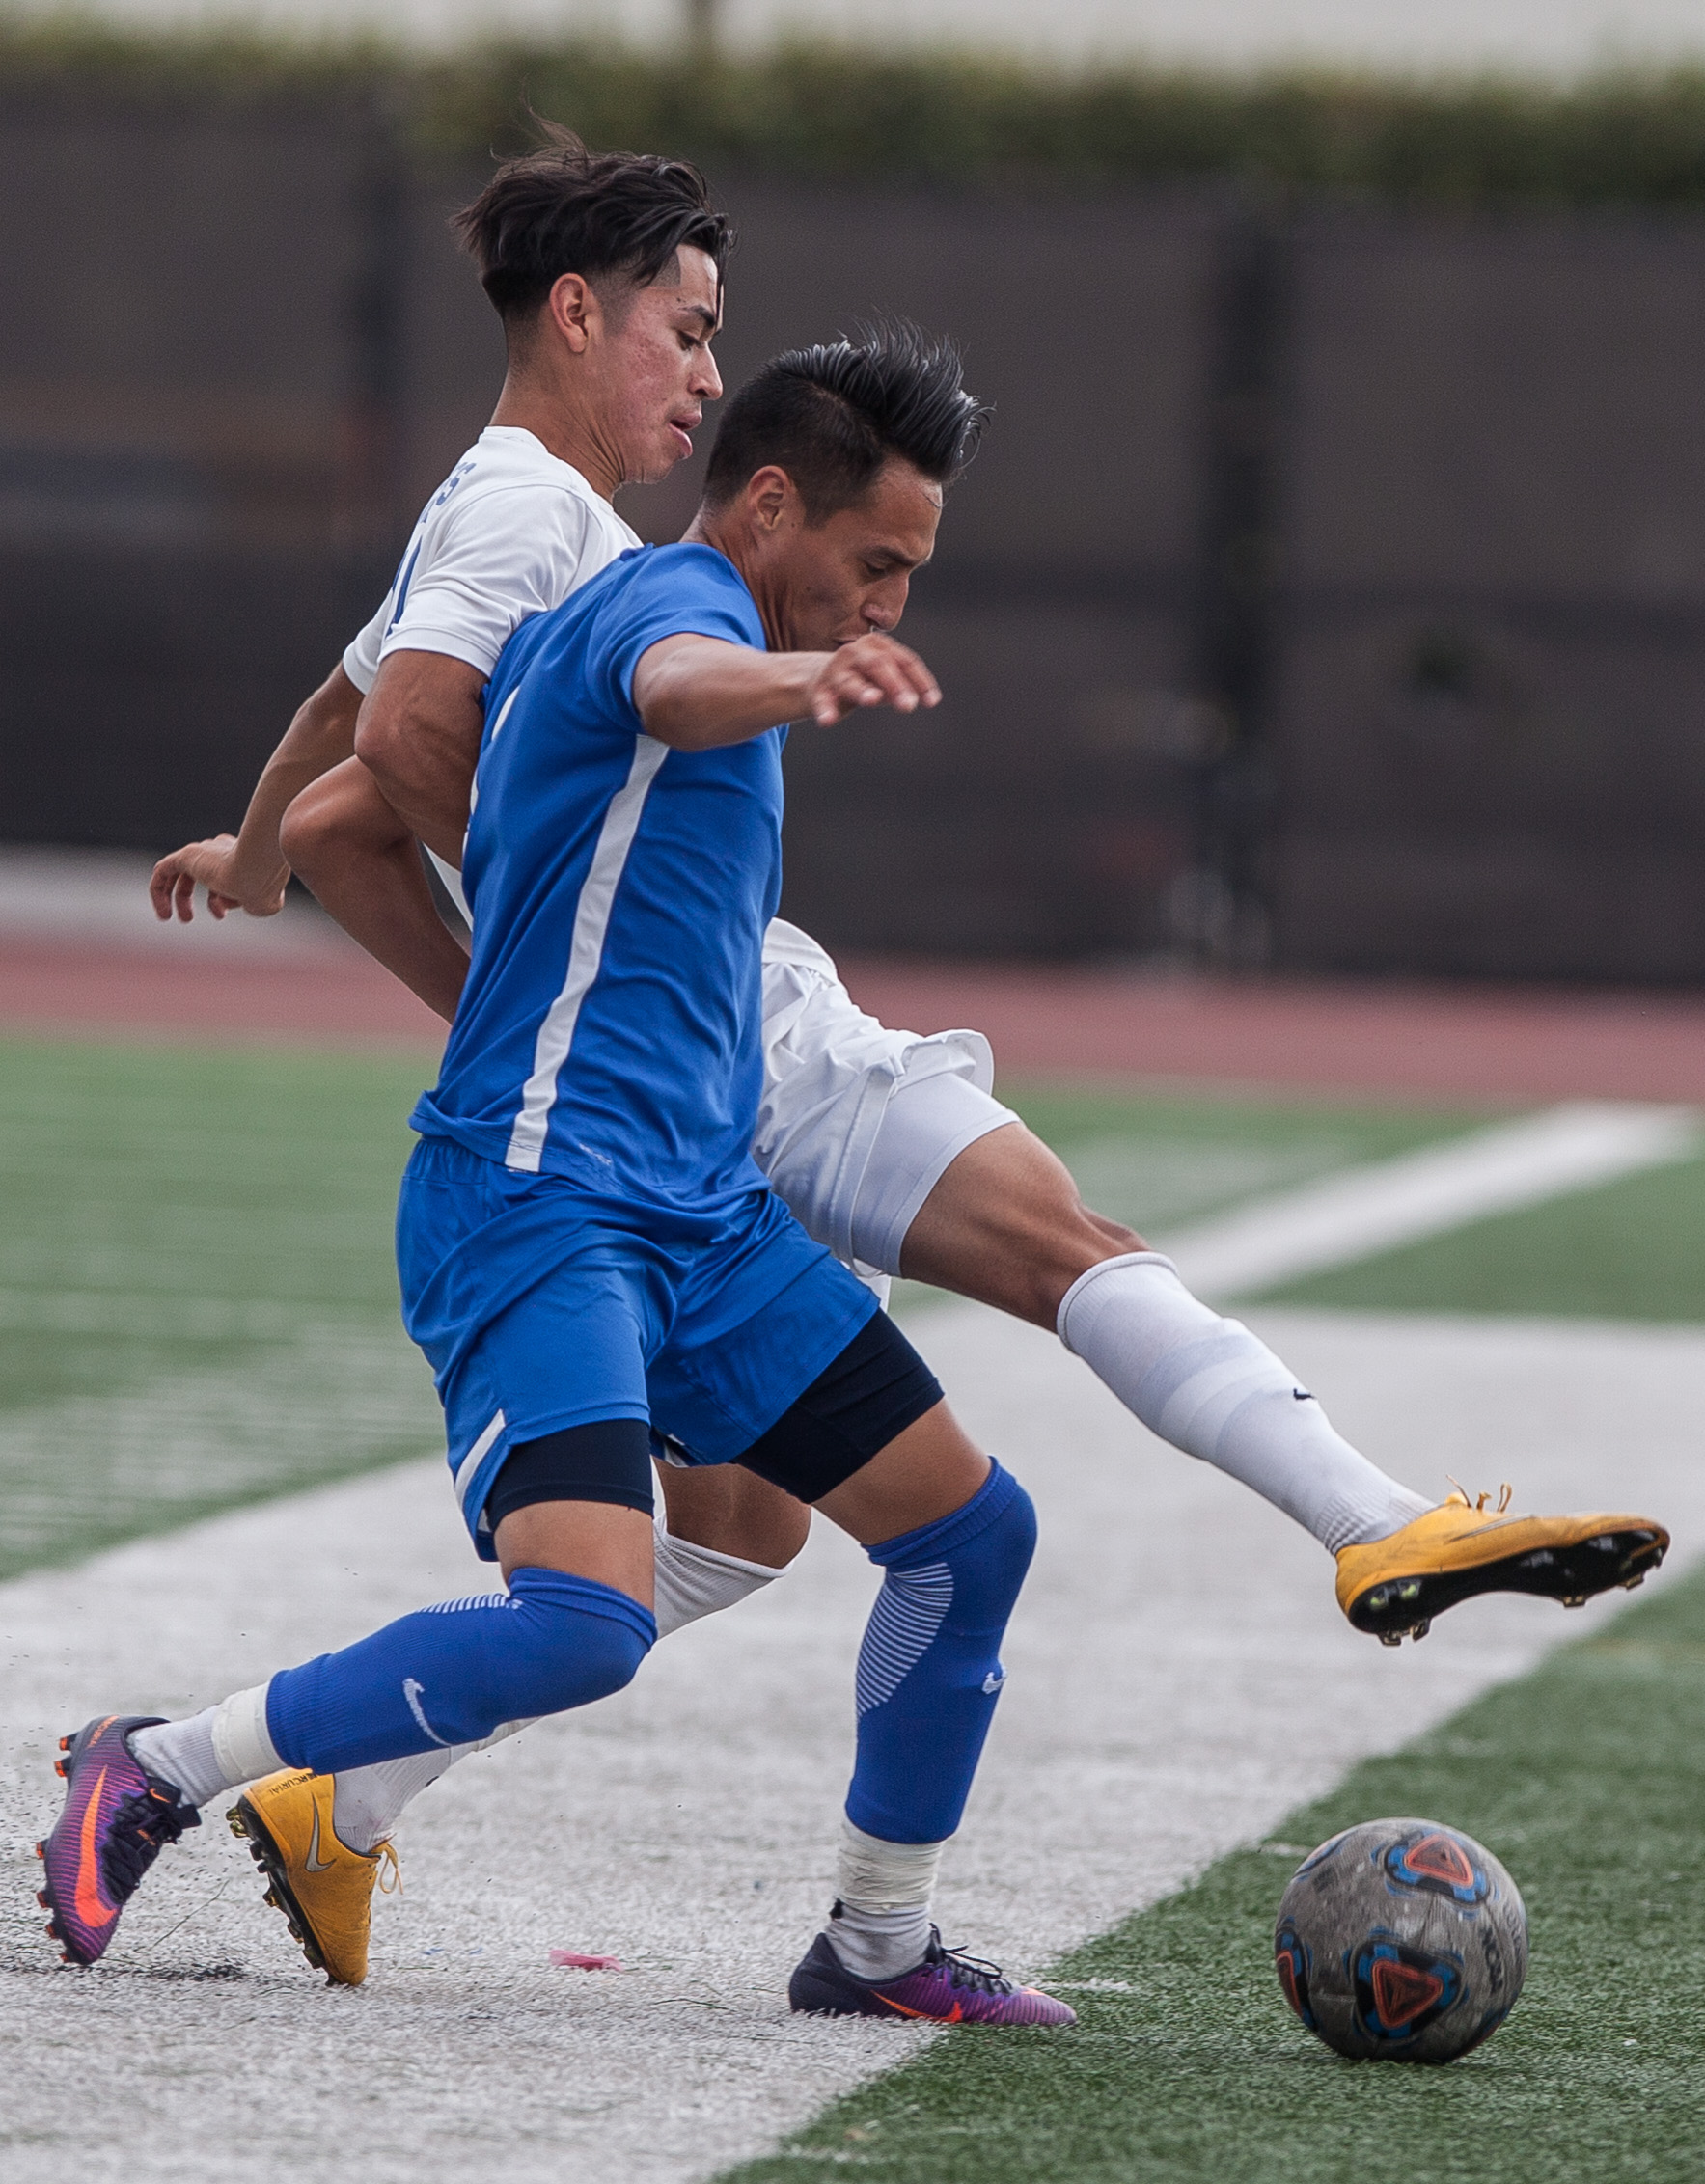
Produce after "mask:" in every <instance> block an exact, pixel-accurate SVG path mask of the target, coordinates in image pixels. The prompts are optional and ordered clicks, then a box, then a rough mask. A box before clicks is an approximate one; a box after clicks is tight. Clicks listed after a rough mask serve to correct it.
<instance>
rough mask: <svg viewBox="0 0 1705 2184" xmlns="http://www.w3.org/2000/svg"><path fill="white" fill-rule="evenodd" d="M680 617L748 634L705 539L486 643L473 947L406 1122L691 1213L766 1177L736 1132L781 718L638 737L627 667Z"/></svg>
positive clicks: (767, 912)
mask: <svg viewBox="0 0 1705 2184" xmlns="http://www.w3.org/2000/svg"><path fill="white" fill-rule="evenodd" d="M689 632H690V633H694V634H697V635H700V636H704V637H714V638H723V639H726V640H728V641H729V642H732V643H736V644H745V645H751V646H753V647H754V648H755V649H757V650H762V649H763V645H764V634H763V625H762V622H761V621H760V619H759V617H758V612H757V608H756V605H755V603H754V601H753V598H752V594H751V593H750V592H749V591H748V590H747V588H746V587H745V585H744V584H743V583H742V582H741V580H740V577H739V576H738V574H737V573H736V572H735V569H734V567H733V564H732V563H731V562H730V561H729V560H726V559H725V557H724V556H723V555H721V554H719V553H717V552H716V551H715V550H714V549H713V548H711V547H708V546H664V547H644V548H640V549H638V550H636V551H633V552H630V553H627V554H624V555H623V556H622V557H621V559H620V560H619V561H616V562H614V563H612V565H611V566H610V567H609V568H607V569H605V570H604V571H603V572H602V573H601V574H600V575H598V576H596V577H594V578H593V579H592V581H591V583H590V584H588V585H585V586H584V587H582V588H581V589H580V590H579V591H577V592H575V593H574V594H573V595H572V597H570V598H569V599H568V600H566V601H565V602H564V605H562V606H561V607H558V608H556V609H555V610H554V611H553V612H551V613H549V614H539V615H536V616H535V618H534V619H533V620H532V621H530V622H527V623H524V624H523V626H522V627H521V628H520V629H519V630H518V631H517V632H516V633H515V635H514V636H513V637H512V638H511V639H510V640H509V643H508V644H507V645H506V646H505V648H504V651H503V655H502V657H501V658H500V659H499V661H498V663H497V666H496V668H495V669H494V670H493V672H492V677H491V681H490V684H489V686H488V688H487V691H486V698H485V707H486V716H485V734H484V739H483V744H482V747H481V756H480V766H479V772H478V774H477V776H476V778H475V784H474V810H473V817H472V820H471V822H470V824H469V828H468V842H467V850H466V854H465V856H464V859H463V863H462V881H463V885H464V886H465V887H466V889H467V892H468V897H469V900H470V902H471V904H472V906H473V912H474V948H473V961H472V964H471V965H470V967H469V971H468V981H467V984H466V986H465V987H464V989H463V991H462V998H461V1005H460V1007H459V1008H458V1009H457V1011H456V1016H455V1023H454V1026H453V1027H452V1030H451V1034H450V1042H449V1045H448V1046H447V1047H446V1049H445V1053H444V1061H443V1066H442V1069H441V1072H440V1075H439V1078H438V1083H437V1086H436V1087H435V1089H434V1090H433V1091H431V1092H429V1093H426V1095H424V1096H423V1098H422V1100H421V1102H420V1105H419V1106H417V1107H416V1109H415V1113H414V1117H413V1121H414V1127H415V1129H416V1130H418V1131H420V1132H421V1133H423V1134H425V1135H426V1136H441V1137H450V1138H454V1139H455V1140H456V1141H457V1142H458V1143H459V1144H462V1145H465V1146H466V1147H467V1148H468V1149H469V1150H470V1151H471V1152H474V1153H478V1154H481V1155H482V1156H484V1157H485V1158H486V1159H488V1160H497V1161H501V1162H502V1163H503V1164H504V1165H505V1166H506V1167H509V1168H511V1169H514V1170H517V1171H520V1172H524V1173H534V1174H537V1173H539V1172H541V1171H542V1172H544V1173H554V1174H559V1175H564V1176H568V1177H572V1178H574V1179H576V1180H578V1181H580V1182H582V1183H585V1184H587V1185H588V1186H590V1187H591V1188H593V1189H595V1190H597V1191H599V1192H600V1193H603V1194H606V1195H608V1194H612V1193H614V1194H616V1195H619V1196H621V1195H636V1196H639V1197H643V1198H647V1199H653V1200H658V1199H660V1200H662V1201H664V1202H666V1203H671V1202H673V1203H676V1204H680V1203H683V1202H686V1203H690V1204H691V1205H693V1206H694V1207H695V1208H696V1209H697V1210H698V1211H700V1212H705V1211H708V1210H709V1209H710V1207H711V1205H712V1203H713V1202H714V1201H715V1200H716V1199H718V1198H720V1197H723V1196H725V1195H729V1194H739V1193H743V1192H746V1191H750V1190H761V1189H766V1188H768V1186H767V1185H766V1184H765V1182H764V1180H763V1177H762V1175H761V1174H760V1172H759V1171H758V1169H757V1167H756V1164H755V1163H754V1161H753V1160H752V1156H751V1145H752V1133H753V1130H754V1128H755V1126H756V1117H757V1104H758V1098H759V1094H760V1092H761V1089H762V1080H763V1051H762V1043H761V1038H760V1027H761V1019H762V946H763V934H764V928H765V926H766V925H767V924H768V923H769V920H770V918H771V917H772V916H773V915H775V910H776V906H777V903H778V901H779V899H780V896H781V887H782V744H783V740H784V732H785V731H784V730H783V729H780V728H772V729H770V730H769V731H768V732H767V733H765V734H763V735H758V736H754V737H752V738H751V739H750V740H749V741H748V742H745V743H740V744H732V745H729V746H728V747H726V748H724V749H722V750H717V751H674V750H672V749H671V748H670V747H669V746H668V745H667V744H662V743H658V742H656V741H655V740H654V739H653V738H652V737H650V736H647V735H646V732H645V730H644V727H643V726H642V724H641V722H640V717H639V714H638V712H637V711H636V709H635V707H634V702H633V697H632V684H633V674H634V669H635V668H636V666H637V665H638V663H639V661H640V658H641V656H642V655H643V654H644V653H645V652H646V650H648V649H649V647H650V646H651V645H653V644H655V643H657V642H658V641H659V640H660V639H662V638H666V637H673V636H677V635H680V634H683V633H689Z"/></svg>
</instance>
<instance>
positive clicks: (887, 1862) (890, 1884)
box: [835, 1818, 945, 1911]
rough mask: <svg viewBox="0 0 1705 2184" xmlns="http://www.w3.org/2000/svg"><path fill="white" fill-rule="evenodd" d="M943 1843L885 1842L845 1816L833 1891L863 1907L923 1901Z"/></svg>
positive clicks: (900, 1905)
mask: <svg viewBox="0 0 1705 2184" xmlns="http://www.w3.org/2000/svg"><path fill="white" fill-rule="evenodd" d="M944 1848H945V1845H944V1844H942V1843H884V1842H883V1840H882V1838H881V1837H880V1836H875V1835H866V1833H865V1831H864V1829H863V1828H859V1827H854V1825H853V1823H852V1822H851V1820H849V1819H844V1818H843V1819H842V1820H841V1823H840V1856H839V1861H838V1868H837V1870H838V1875H839V1877H838V1880H837V1884H836V1890H835V1893H836V1895H837V1896H838V1897H839V1898H840V1900H841V1901H842V1902H843V1903H851V1904H855V1905H856V1906H857V1907H858V1908H859V1909H860V1910H861V1911H899V1910H909V1909H913V1908H916V1907H917V1906H919V1905H923V1904H927V1903H928V1901H929V1899H930V1897H932V1896H933V1895H934V1893H935V1877H936V1872H937V1870H938V1869H939V1868H940V1866H941V1862H942V1851H943V1849H944Z"/></svg>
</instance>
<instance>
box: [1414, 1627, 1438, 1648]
mask: <svg viewBox="0 0 1705 2184" xmlns="http://www.w3.org/2000/svg"><path fill="white" fill-rule="evenodd" d="M1432 1627H1433V1625H1432V1624H1431V1623H1430V1622H1428V1623H1417V1624H1416V1626H1415V1628H1414V1629H1413V1630H1412V1631H1411V1632H1410V1633H1409V1636H1410V1642H1411V1644H1413V1645H1416V1646H1418V1645H1419V1644H1420V1642H1421V1640H1422V1639H1423V1638H1424V1637H1425V1636H1426V1634H1427V1632H1428V1631H1429V1630H1431V1629H1432Z"/></svg>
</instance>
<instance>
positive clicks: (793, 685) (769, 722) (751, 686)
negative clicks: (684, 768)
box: [633, 634, 942, 751]
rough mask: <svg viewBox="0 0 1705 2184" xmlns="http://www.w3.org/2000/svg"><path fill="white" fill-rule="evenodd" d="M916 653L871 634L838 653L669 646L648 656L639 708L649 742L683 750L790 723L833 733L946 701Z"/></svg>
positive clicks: (638, 676)
mask: <svg viewBox="0 0 1705 2184" xmlns="http://www.w3.org/2000/svg"><path fill="white" fill-rule="evenodd" d="M941 695H942V694H941V691H940V690H939V688H938V687H937V685H936V680H935V677H934V676H933V675H932V674H931V673H930V671H929V669H927V668H926V667H925V666H924V665H923V662H922V661H921V659H920V658H919V657H918V655H917V653H916V652H913V651H912V650H910V649H909V648H908V647H907V646H906V645H904V644H896V643H895V642H894V639H893V638H892V637H882V636H880V635H876V634H872V635H871V636H869V637H861V638H857V639H855V640H854V642H852V643H850V644H843V645H841V646H839V649H837V650H836V651H833V652H759V651H756V650H755V649H754V648H753V647H752V646H750V645H745V644H730V643H728V642H726V641H725V640H724V639H722V638H718V637H666V638H664V639H663V640H662V641H661V642H659V643H656V644H653V645H652V646H651V648H650V650H649V651H647V652H645V653H642V654H641V656H640V663H639V666H638V667H637V668H636V669H634V677H633V701H634V705H635V707H636V708H637V710H638V712H639V716H640V719H641V720H642V721H643V722H644V723H645V726H646V734H647V735H648V736H655V737H656V739H657V741H658V742H659V743H667V744H670V745H672V746H673V747H674V749H675V750H677V751H713V750H716V749H717V748H719V747H720V746H722V745H724V744H730V743H745V742H747V741H749V739H750V738H751V737H753V736H757V735H762V734H763V732H764V730H765V729H766V728H779V727H780V726H781V725H782V724H783V723H784V722H785V721H804V720H811V721H815V722H816V723H817V725H818V726H819V727H824V728H828V727H833V726H834V724H835V723H836V722H837V721H842V720H844V719H845V718H846V716H847V715H848V714H849V713H856V712H859V711H860V710H862V709H863V708H865V707H868V706H875V705H892V706H893V707H894V711H895V712H896V713H915V712H916V711H917V710H918V708H919V707H920V706H921V705H936V704H939V703H940V702H941Z"/></svg>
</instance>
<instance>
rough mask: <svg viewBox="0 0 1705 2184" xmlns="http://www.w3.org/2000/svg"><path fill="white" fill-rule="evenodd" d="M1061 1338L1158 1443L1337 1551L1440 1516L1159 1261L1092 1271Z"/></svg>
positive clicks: (1065, 1316) (1069, 1296) (1242, 1330)
mask: <svg viewBox="0 0 1705 2184" xmlns="http://www.w3.org/2000/svg"><path fill="white" fill-rule="evenodd" d="M1059 1339H1060V1341H1061V1342H1062V1343H1064V1345H1065V1347H1066V1348H1067V1350H1069V1351H1071V1352H1072V1354H1073V1355H1074V1356H1077V1357H1081V1358H1082V1359H1083V1360H1084V1362H1085V1364H1086V1365H1087V1366H1089V1367H1090V1369H1091V1370H1092V1371H1093V1372H1094V1373H1096V1374H1097V1375H1098V1376H1099V1377H1100V1378H1101V1379H1103V1380H1105V1381H1106V1383H1107V1385H1108V1386H1109V1387H1110V1388H1111V1389H1112V1390H1113V1392H1114V1395H1116V1396H1117V1397H1118V1399H1119V1401H1120V1402H1121V1403H1122V1404H1123V1405H1124V1406H1125V1408H1126V1409H1127V1410H1130V1411H1134V1412H1135V1413H1136V1415H1137V1416H1138V1417H1139V1418H1140V1419H1141V1421H1142V1423H1143V1425H1145V1426H1146V1427H1147V1428H1148V1430H1149V1431H1150V1433H1158V1434H1159V1435H1160V1437H1161V1438H1162V1440H1165V1441H1170V1442H1171V1443H1172V1445H1173V1447H1174V1448H1181V1449H1182V1450H1183V1451H1184V1452H1185V1454H1186V1455H1188V1456H1195V1457H1199V1458H1200V1459H1201V1460H1202V1461H1203V1462H1205V1463H1212V1464H1216V1465H1217V1466H1218V1467H1219V1469H1220V1470H1222V1471H1225V1472H1229V1473H1230V1475H1231V1477H1232V1478H1234V1479H1240V1480H1241V1481H1242V1482H1243V1484H1244V1485H1245V1486H1246V1487H1251V1488H1253V1489H1254V1491H1255V1492H1256V1493H1258V1494H1260V1495H1262V1496H1263V1497H1264V1498H1265V1499H1266V1500H1268V1501H1270V1502H1272V1503H1273V1504H1274V1505H1275V1507H1276V1508H1279V1509H1282V1510H1283V1511H1284V1513H1285V1515H1287V1516H1294V1517H1295V1518H1296V1520H1297V1522H1298V1523H1299V1524H1301V1525H1303V1526H1305V1527H1306V1529H1307V1530H1308V1531H1310V1532H1312V1533H1313V1535H1314V1537H1315V1538H1316V1539H1317V1540H1318V1541H1319V1542H1320V1543H1321V1545H1322V1546H1323V1547H1325V1548H1326V1549H1327V1550H1328V1552H1329V1553H1332V1554H1336V1553H1337V1551H1338V1549H1339V1548H1340V1547H1347V1546H1353V1545H1357V1544H1360V1543H1361V1542H1363V1541H1367V1540H1383V1539H1384V1538H1385V1537H1386V1535H1387V1534H1388V1533H1389V1532H1395V1531H1396V1530H1397V1528H1398V1526H1399V1525H1403V1524H1407V1523H1408V1522H1409V1521H1410V1520H1411V1518H1412V1517H1416V1516H1418V1515H1420V1514H1421V1512H1422V1511H1423V1510H1425V1509H1428V1508H1430V1507H1431V1506H1432V1505H1431V1504H1430V1503H1429V1502H1427V1501H1425V1500H1423V1499H1422V1497H1421V1496H1420V1495H1419V1494H1416V1493H1412V1492H1411V1491H1410V1490H1409V1488H1407V1487H1400V1486H1399V1485H1398V1484H1397V1482H1396V1481H1395V1480H1394V1479H1388V1478H1387V1476H1386V1474H1385V1473H1384V1472H1383V1471H1382V1470H1380V1469H1379V1468H1378V1466H1377V1465H1376V1464H1372V1463H1370V1462H1369V1461H1367V1459H1366V1457H1364V1456H1363V1455H1361V1452H1360V1451H1359V1450H1357V1449H1353V1448H1352V1447H1351V1446H1350V1444H1349V1442H1348V1441H1346V1440H1343V1439H1341V1438H1340V1436H1339V1435H1338V1434H1337V1433H1334V1431H1333V1429H1332V1427H1331V1425H1330V1424H1329V1423H1328V1420H1327V1416H1326V1413H1325V1411H1324V1410H1322V1409H1321V1407H1320V1405H1319V1404H1318V1403H1317V1402H1316V1401H1315V1399H1314V1397H1313V1396H1312V1395H1310V1394H1309V1392H1308V1390H1307V1389H1306V1388H1305V1387H1303V1386H1301V1385H1300V1384H1299V1382H1298V1381H1297V1379H1296V1378H1295V1376H1294V1375H1293V1374H1292V1373H1291V1372H1290V1370H1289V1369H1288V1367H1286V1366H1285V1365H1283V1364H1281V1363H1280V1362H1279V1359H1278V1358H1277V1357H1276V1356H1275V1355H1274V1354H1273V1352H1272V1351H1270V1350H1269V1349H1268V1348H1267V1345H1266V1344H1265V1343H1264V1342H1261V1341H1259V1340H1258V1339H1257V1338H1256V1337H1255V1336H1254V1335H1252V1334H1251V1332H1250V1330H1249V1329H1248V1327H1246V1326H1244V1325H1243V1324H1242V1323H1241V1322H1240V1321H1237V1320H1224V1319H1222V1318H1221V1317H1220V1315H1219V1313H1217V1312H1216V1311H1214V1310H1213V1309H1212V1307H1211V1306H1209V1305H1206V1304H1204V1303H1202V1302H1201V1300H1200V1298H1199V1297H1192V1296H1191V1294H1190V1292H1189V1290H1187V1289H1186V1288H1185V1286H1184V1284H1183V1283H1182V1282H1181V1281H1180V1280H1179V1279H1178V1269H1176V1268H1175V1267H1174V1266H1173V1264H1172V1262H1171V1261H1170V1260H1169V1259H1166V1258H1163V1257H1162V1256H1161V1254H1160V1253H1159V1252H1158V1251H1133V1252H1130V1253H1128V1254H1127V1255H1126V1256H1125V1257H1124V1258H1121V1259H1108V1260H1104V1261H1103V1262H1102V1264H1101V1265H1100V1266H1099V1267H1091V1268H1090V1269H1089V1271H1088V1272H1087V1273H1086V1274H1084V1275H1082V1276H1080V1278H1079V1279H1078V1280H1077V1281H1075V1282H1074V1283H1073V1284H1072V1286H1071V1288H1070V1289H1069V1290H1067V1291H1066V1293H1065V1297H1064V1299H1063V1301H1062V1302H1061V1304H1060V1307H1059Z"/></svg>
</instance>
